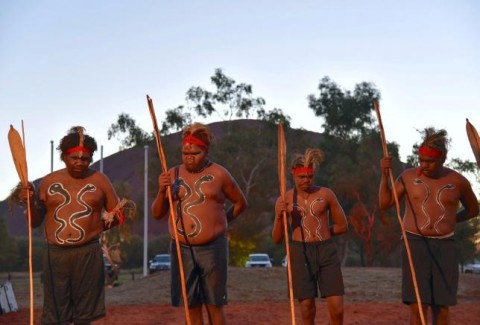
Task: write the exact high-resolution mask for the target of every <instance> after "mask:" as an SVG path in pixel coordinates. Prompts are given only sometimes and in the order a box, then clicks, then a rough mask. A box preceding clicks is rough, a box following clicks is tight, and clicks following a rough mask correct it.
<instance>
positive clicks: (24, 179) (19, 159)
mask: <svg viewBox="0 0 480 325" xmlns="http://www.w3.org/2000/svg"><path fill="white" fill-rule="evenodd" d="M8 143H9V145H10V151H11V153H12V158H13V163H14V164H15V169H16V170H17V173H18V176H19V178H20V182H21V184H22V187H23V188H24V189H26V190H27V223H28V226H27V228H28V273H29V281H30V285H29V286H30V324H31V325H33V321H34V316H33V311H34V307H35V306H34V299H33V297H34V295H33V266H32V264H33V263H32V251H33V250H32V212H31V209H30V188H29V184H28V167H27V153H26V150H25V130H24V127H23V120H22V137H20V134H19V133H18V131H17V130H15V128H14V127H13V126H12V125H10V130H9V131H8Z"/></svg>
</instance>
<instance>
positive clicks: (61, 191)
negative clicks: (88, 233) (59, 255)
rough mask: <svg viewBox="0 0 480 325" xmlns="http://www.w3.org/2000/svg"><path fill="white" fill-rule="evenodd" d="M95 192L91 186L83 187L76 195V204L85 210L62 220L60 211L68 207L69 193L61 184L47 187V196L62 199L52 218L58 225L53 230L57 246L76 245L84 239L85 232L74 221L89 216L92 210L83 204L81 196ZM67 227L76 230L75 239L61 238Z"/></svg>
mask: <svg viewBox="0 0 480 325" xmlns="http://www.w3.org/2000/svg"><path fill="white" fill-rule="evenodd" d="M95 190H96V187H95V186H94V185H92V184H87V185H85V186H84V187H83V188H82V189H81V190H80V191H79V192H78V194H77V197H76V199H77V202H78V203H80V204H81V205H82V206H83V207H84V208H85V209H84V210H82V211H78V212H75V213H73V214H72V215H70V217H68V219H67V220H65V219H64V218H61V217H60V211H61V210H62V209H63V208H64V207H65V206H68V205H69V204H70V203H71V200H72V198H71V195H70V193H69V192H68V191H67V190H66V189H65V188H64V187H63V185H62V184H61V183H54V184H52V185H50V186H49V187H48V190H47V193H48V194H49V195H60V196H61V197H63V202H62V203H61V204H60V205H58V207H57V208H56V209H55V211H54V212H53V218H54V220H55V221H56V222H57V223H58V224H59V226H58V228H57V229H56V230H55V240H56V241H57V243H59V244H65V243H76V242H79V241H81V240H82V239H83V238H84V237H85V230H84V229H83V228H82V227H80V226H79V225H78V224H77V223H76V221H77V220H78V219H81V218H84V217H87V216H89V215H90V214H91V212H92V208H91V207H90V206H89V205H88V204H86V203H85V201H84V200H83V196H84V195H85V193H87V192H94V191H95ZM67 225H69V226H70V227H72V228H73V229H75V230H77V232H78V236H77V237H75V238H71V236H67V238H63V237H64V236H62V233H63V231H64V230H65V228H66V227H67Z"/></svg>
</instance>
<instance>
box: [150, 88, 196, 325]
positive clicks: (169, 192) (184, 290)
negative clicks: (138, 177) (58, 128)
mask: <svg viewBox="0 0 480 325" xmlns="http://www.w3.org/2000/svg"><path fill="white" fill-rule="evenodd" d="M147 103H148V109H149V111H150V117H151V118H152V122H153V130H154V135H155V140H156V142H157V151H158V155H159V158H160V162H161V164H162V170H163V172H164V173H166V172H168V168H167V160H166V158H165V153H164V151H163V147H162V141H161V138H160V132H159V131H158V123H157V117H156V116H155V109H154V108H153V101H152V99H151V98H150V96H148V95H147ZM167 196H168V203H169V204H170V209H169V210H170V222H171V223H172V229H173V234H174V236H173V237H174V238H175V247H176V250H177V258H178V269H179V271H180V282H181V284H182V296H183V305H184V307H185V318H186V323H187V325H190V324H191V321H190V313H189V311H188V296H187V288H186V285H185V274H184V272H183V258H182V251H181V250H180V241H179V239H178V233H177V226H176V224H175V219H176V215H175V209H174V208H173V199H172V190H171V187H170V186H167Z"/></svg>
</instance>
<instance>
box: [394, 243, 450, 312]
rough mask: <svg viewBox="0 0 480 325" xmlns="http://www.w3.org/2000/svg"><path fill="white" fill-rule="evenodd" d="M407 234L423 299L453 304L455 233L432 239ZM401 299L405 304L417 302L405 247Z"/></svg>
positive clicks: (442, 303) (425, 301) (426, 302)
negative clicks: (450, 235)
mask: <svg viewBox="0 0 480 325" xmlns="http://www.w3.org/2000/svg"><path fill="white" fill-rule="evenodd" d="M407 238H408V243H409V246H410V251H411V255H412V261H413V265H414V269H415V276H416V278H417V286H418V291H419V293H420V298H421V300H422V303H425V304H430V305H437V306H454V305H456V304H457V289H458V277H459V275H458V273H459V272H458V257H457V249H456V247H455V240H454V237H453V236H452V237H448V238H444V239H433V238H427V237H423V236H418V235H414V234H407ZM404 247H405V246H404ZM402 301H403V303H405V304H412V303H416V302H417V298H416V296H415V289H414V286H413V280H412V276H411V272H410V266H409V263H408V257H407V253H406V250H405V248H403V255H402Z"/></svg>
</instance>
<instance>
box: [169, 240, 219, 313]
mask: <svg viewBox="0 0 480 325" xmlns="http://www.w3.org/2000/svg"><path fill="white" fill-rule="evenodd" d="M175 247H176V246H175V241H173V240H172V241H171V256H172V269H171V298H172V305H173V306H183V298H182V285H181V281H180V271H179V268H178V257H177V250H176V248H175ZM180 250H181V254H182V261H183V272H184V275H185V282H186V289H187V297H188V306H189V307H197V306H201V305H203V304H206V305H216V306H223V305H226V304H227V267H228V243H227V238H226V237H225V236H223V235H222V236H220V237H218V238H217V239H215V240H213V241H212V242H210V243H208V244H205V245H198V246H188V245H183V244H181V245H180Z"/></svg>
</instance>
